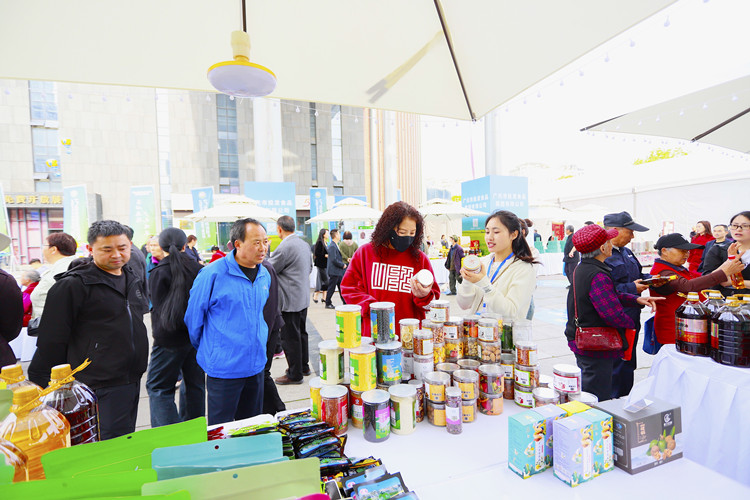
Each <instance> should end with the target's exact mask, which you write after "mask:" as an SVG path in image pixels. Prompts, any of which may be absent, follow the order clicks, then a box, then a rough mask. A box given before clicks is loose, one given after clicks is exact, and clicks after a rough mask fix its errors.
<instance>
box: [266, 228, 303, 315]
mask: <svg viewBox="0 0 750 500" xmlns="http://www.w3.org/2000/svg"><path fill="white" fill-rule="evenodd" d="M268 260H269V262H270V263H271V265H272V266H273V268H274V270H275V271H276V275H277V276H278V278H279V298H280V299H281V300H280V302H281V310H282V311H283V312H299V311H302V310H303V309H307V308H308V307H309V306H310V273H311V272H312V259H311V257H310V245H308V244H307V243H305V241H304V240H302V239H301V238H300V237H299V236H297V235H296V234H291V235H289V236H287V237H286V238H284V239H283V240H281V243H279V246H278V247H276V250H274V251H273V253H272V254H271V257H269V258H268Z"/></svg>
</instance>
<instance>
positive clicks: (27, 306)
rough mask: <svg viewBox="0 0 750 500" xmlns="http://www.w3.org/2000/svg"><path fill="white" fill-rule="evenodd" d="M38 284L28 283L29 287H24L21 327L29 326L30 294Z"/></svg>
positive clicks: (36, 282) (30, 311)
mask: <svg viewBox="0 0 750 500" xmlns="http://www.w3.org/2000/svg"><path fill="white" fill-rule="evenodd" d="M38 284H39V282H38V281H35V282H34V283H30V284H29V286H27V287H26V289H25V290H24V291H23V293H22V296H23V326H29V321H30V320H31V313H32V310H31V292H33V291H34V288H36V286H37V285H38Z"/></svg>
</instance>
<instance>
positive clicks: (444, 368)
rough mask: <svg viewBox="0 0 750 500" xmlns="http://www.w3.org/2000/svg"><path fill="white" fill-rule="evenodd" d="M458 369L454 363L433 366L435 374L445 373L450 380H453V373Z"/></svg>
mask: <svg viewBox="0 0 750 500" xmlns="http://www.w3.org/2000/svg"><path fill="white" fill-rule="evenodd" d="M458 369H459V366H458V365H457V364H456V363H447V362H446V363H438V364H436V365H435V371H436V372H443V373H447V374H448V375H450V376H451V380H453V372H455V371H456V370H458Z"/></svg>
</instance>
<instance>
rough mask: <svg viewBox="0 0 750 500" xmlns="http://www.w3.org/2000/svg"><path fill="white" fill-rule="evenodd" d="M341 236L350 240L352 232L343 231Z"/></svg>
mask: <svg viewBox="0 0 750 500" xmlns="http://www.w3.org/2000/svg"><path fill="white" fill-rule="evenodd" d="M343 238H344V239H345V240H350V239H352V232H351V231H344V236H343Z"/></svg>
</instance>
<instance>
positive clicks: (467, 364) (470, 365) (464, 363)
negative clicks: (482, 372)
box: [456, 359, 482, 372]
mask: <svg viewBox="0 0 750 500" xmlns="http://www.w3.org/2000/svg"><path fill="white" fill-rule="evenodd" d="M456 364H457V365H458V366H460V367H461V369H462V370H474V371H475V372H478V371H479V366H480V365H481V364H482V363H480V362H479V361H477V360H476V359H459V360H458V361H456Z"/></svg>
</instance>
